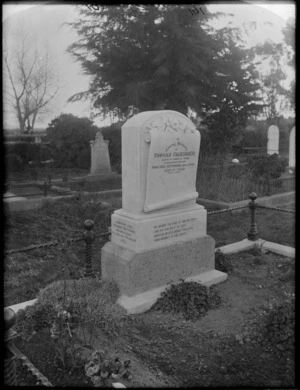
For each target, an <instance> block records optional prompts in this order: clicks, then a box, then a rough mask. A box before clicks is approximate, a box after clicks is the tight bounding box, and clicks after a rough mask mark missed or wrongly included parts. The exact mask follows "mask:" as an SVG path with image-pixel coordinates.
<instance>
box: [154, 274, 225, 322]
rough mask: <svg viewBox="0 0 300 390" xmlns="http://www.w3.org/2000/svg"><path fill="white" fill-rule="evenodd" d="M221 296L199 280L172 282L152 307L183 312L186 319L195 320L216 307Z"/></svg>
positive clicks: (165, 310)
mask: <svg viewBox="0 0 300 390" xmlns="http://www.w3.org/2000/svg"><path fill="white" fill-rule="evenodd" d="M219 303H220V297H219V296H218V294H217V293H216V292H212V291H211V290H210V289H209V288H208V287H206V286H203V285H201V284H200V283H197V282H184V281H181V282H180V283H178V284H171V285H170V287H169V288H168V289H167V290H165V291H164V292H163V293H162V294H161V296H160V297H159V298H158V300H157V301H156V302H155V303H154V305H153V306H152V307H151V310H158V311H162V312H164V313H165V312H166V313H181V314H182V315H183V317H184V318H185V319H186V320H195V319H198V318H200V317H202V316H203V315H205V313H206V312H207V310H209V309H211V308H213V307H216V306H217V305H218V304H219Z"/></svg>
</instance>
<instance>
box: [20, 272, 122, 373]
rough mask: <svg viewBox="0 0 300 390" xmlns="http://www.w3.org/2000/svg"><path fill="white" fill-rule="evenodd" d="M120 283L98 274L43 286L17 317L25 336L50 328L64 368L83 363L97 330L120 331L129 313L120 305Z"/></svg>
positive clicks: (110, 332) (105, 332)
mask: <svg viewBox="0 0 300 390" xmlns="http://www.w3.org/2000/svg"><path fill="white" fill-rule="evenodd" d="M118 295H119V291H118V288H117V286H116V285H115V284H114V283H112V282H108V281H103V280H101V279H99V278H95V279H93V278H81V279H77V280H75V279H73V280H66V279H64V280H60V281H56V282H53V283H51V284H50V285H48V286H47V287H46V288H44V289H43V290H41V291H40V292H39V295H38V299H37V302H36V303H35V305H33V306H31V307H29V308H27V309H25V310H24V313H23V315H22V318H21V317H20V318H19V319H18V320H17V324H18V326H19V329H21V330H22V335H23V337H25V336H27V337H26V340H28V339H29V338H30V336H32V334H33V333H34V332H37V331H39V330H42V329H48V330H49V332H50V335H51V340H52V347H53V349H54V352H55V354H56V357H57V359H58V360H59V361H60V363H61V364H62V366H63V367H64V368H74V367H80V366H83V365H84V364H85V362H86V359H87V357H88V356H89V355H90V353H91V350H90V348H91V345H92V341H93V338H94V335H95V333H96V332H97V331H101V332H102V333H104V334H106V335H108V336H115V335H117V334H120V333H121V332H122V330H123V327H124V326H125V325H126V321H127V316H126V312H125V310H124V309H123V308H121V307H120V306H119V305H117V303H116V300H117V298H118Z"/></svg>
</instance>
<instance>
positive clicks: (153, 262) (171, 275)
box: [101, 110, 227, 313]
mask: <svg viewBox="0 0 300 390" xmlns="http://www.w3.org/2000/svg"><path fill="white" fill-rule="evenodd" d="M199 149H200V132H199V131H198V130H196V128H195V126H194V124H193V123H192V122H191V121H190V120H189V119H188V118H187V117H185V116H184V115H182V114H180V113H178V112H176V111H171V110H166V111H148V112H143V113H140V114H137V115H135V116H134V117H132V118H130V119H129V120H128V121H127V122H126V123H125V124H124V125H123V127H122V209H119V210H116V211H115V212H114V214H113V215H112V219H111V242H109V243H107V244H106V245H105V246H104V247H103V248H102V252H101V262H102V275H103V278H104V279H110V280H111V279H112V280H114V281H115V282H116V283H117V284H118V286H119V289H120V292H121V294H122V296H121V298H120V299H119V303H120V304H121V305H122V306H123V307H125V308H126V309H127V311H128V312H131V313H133V312H141V311H144V310H147V309H148V308H149V307H150V306H151V305H152V304H153V303H154V302H155V300H156V299H157V297H158V295H159V294H160V292H161V291H163V290H164V289H165V288H166V285H167V284H168V283H171V282H178V281H179V280H180V279H188V278H190V277H193V280H198V281H201V282H202V283H204V284H206V285H211V284H214V283H218V282H220V281H222V280H225V279H226V277H227V275H226V274H224V273H223V272H220V271H217V270H215V267H214V265H215V264H214V259H215V255H214V251H215V241H214V239H213V238H212V237H210V236H208V235H207V234H206V222H207V212H206V210H205V208H204V207H203V206H200V205H197V204H196V199H197V197H198V193H197V192H196V189H195V183H196V174H197V165H198V156H199Z"/></svg>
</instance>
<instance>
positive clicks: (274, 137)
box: [267, 125, 279, 155]
mask: <svg viewBox="0 0 300 390" xmlns="http://www.w3.org/2000/svg"><path fill="white" fill-rule="evenodd" d="M274 153H276V154H279V130H278V127H277V126H274V125H272V126H270V127H269V129H268V144H267V154H268V155H271V154H274Z"/></svg>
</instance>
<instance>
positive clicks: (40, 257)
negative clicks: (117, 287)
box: [4, 194, 295, 306]
mask: <svg viewBox="0 0 300 390" xmlns="http://www.w3.org/2000/svg"><path fill="white" fill-rule="evenodd" d="M121 207H122V199H121V197H120V195H117V194H114V195H111V194H110V195H105V196H104V195H102V196H99V195H88V196H83V197H82V199H81V201H78V200H76V199H62V200H59V201H57V202H55V203H54V204H48V205H45V206H44V207H43V208H42V209H39V210H28V211H23V212H17V213H11V214H10V215H8V216H7V218H6V221H5V223H6V225H5V233H4V247H5V250H9V249H17V248H23V247H26V246H28V245H32V244H40V243H45V242H48V241H54V240H57V239H65V240H67V239H68V238H77V237H82V236H83V232H84V228H83V222H84V221H85V220H86V219H92V220H93V221H94V224H95V225H94V231H95V233H96V234H100V233H104V232H107V231H108V227H109V226H110V224H111V214H112V213H113V212H114V210H116V209H119V208H121ZM257 224H258V228H259V231H260V235H259V236H260V238H262V239H265V240H268V241H272V242H277V243H279V244H283V245H289V246H294V245H295V233H294V232H295V229H294V227H295V217H294V214H290V213H282V212H276V211H271V210H265V209H259V210H258V213H257ZM24 226H25V227H26V229H24ZM249 228H250V214H249V210H247V209H245V210H244V211H242V212H239V213H232V212H226V213H222V214H213V215H208V224H207V234H209V235H211V236H212V237H213V238H214V239H215V240H216V247H219V246H222V245H226V244H230V243H233V242H236V241H239V240H242V239H244V238H246V237H247V233H248V230H249ZM104 244H105V241H103V240H101V239H100V238H97V239H96V240H95V242H94V243H93V265H94V269H95V271H96V272H100V269H101V266H100V255H99V253H100V250H101V248H102V246H103V245H104ZM84 266H85V244H84V242H83V241H80V242H76V243H73V244H72V246H68V245H67V246H62V245H58V246H52V247H47V248H40V249H35V250H31V251H28V252H21V253H16V254H12V255H8V256H6V258H5V263H4V271H5V273H4V298H5V305H6V306H8V305H12V304H15V303H19V302H23V301H25V300H30V299H33V298H35V297H36V295H37V292H38V291H39V290H40V289H41V288H44V287H45V286H46V285H47V284H48V283H51V282H54V281H56V280H59V279H60V277H61V272H62V269H63V268H66V267H67V268H69V269H71V270H72V272H74V274H75V275H77V276H78V277H79V276H80V274H81V273H82V272H83V270H84Z"/></svg>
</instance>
